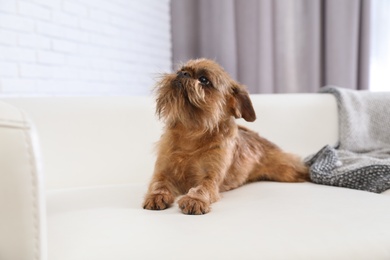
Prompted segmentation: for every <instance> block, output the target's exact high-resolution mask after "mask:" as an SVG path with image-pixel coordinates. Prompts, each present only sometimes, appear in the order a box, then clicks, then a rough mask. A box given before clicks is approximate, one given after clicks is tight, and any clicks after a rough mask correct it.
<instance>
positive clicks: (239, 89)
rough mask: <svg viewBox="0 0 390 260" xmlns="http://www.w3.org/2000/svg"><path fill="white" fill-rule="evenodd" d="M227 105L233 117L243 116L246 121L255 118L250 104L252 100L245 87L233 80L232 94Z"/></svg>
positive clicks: (251, 120)
mask: <svg viewBox="0 0 390 260" xmlns="http://www.w3.org/2000/svg"><path fill="white" fill-rule="evenodd" d="M229 106H230V109H231V112H232V114H233V116H234V117H235V118H244V119H245V120H246V121H248V122H253V121H255V120H256V113H255V110H254V109H253V106H252V101H251V100H250V98H249V94H248V92H247V91H246V89H245V87H244V86H242V85H240V84H238V83H236V82H234V83H233V86H232V96H231V98H230V102H229Z"/></svg>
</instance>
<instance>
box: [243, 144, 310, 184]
mask: <svg viewBox="0 0 390 260" xmlns="http://www.w3.org/2000/svg"><path fill="white" fill-rule="evenodd" d="M264 179H265V180H270V181H278V182H304V181H309V180H310V178H309V169H308V167H307V166H306V165H305V164H304V163H303V162H302V161H301V160H300V159H299V158H298V157H297V156H295V155H293V154H289V153H284V152H282V151H280V152H278V153H275V156H274V157H269V158H265V159H264V161H263V163H262V164H261V165H259V166H258V168H257V169H256V170H255V171H253V173H252V174H251V175H250V176H249V178H248V182H253V181H258V180H264Z"/></svg>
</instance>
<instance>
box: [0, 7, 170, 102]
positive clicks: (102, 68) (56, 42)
mask: <svg viewBox="0 0 390 260" xmlns="http://www.w3.org/2000/svg"><path fill="white" fill-rule="evenodd" d="M170 69H171V37H170V14H169V0H142V1H137V0H0V95H41V94H43V95H105V94H108V95H121V94H124V95H139V94H140V95H144V94H149V93H150V90H151V87H152V86H153V83H154V79H155V77H156V75H157V74H158V73H160V72H166V71H169V70H170Z"/></svg>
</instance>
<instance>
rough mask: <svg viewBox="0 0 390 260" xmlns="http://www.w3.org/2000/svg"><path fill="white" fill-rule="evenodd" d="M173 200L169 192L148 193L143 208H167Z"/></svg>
mask: <svg viewBox="0 0 390 260" xmlns="http://www.w3.org/2000/svg"><path fill="white" fill-rule="evenodd" d="M173 201H174V198H173V196H172V195H170V194H152V195H148V196H147V197H146V199H145V201H144V204H143V208H144V209H150V210H163V209H166V208H168V207H169V206H170V205H171V204H172V203H173Z"/></svg>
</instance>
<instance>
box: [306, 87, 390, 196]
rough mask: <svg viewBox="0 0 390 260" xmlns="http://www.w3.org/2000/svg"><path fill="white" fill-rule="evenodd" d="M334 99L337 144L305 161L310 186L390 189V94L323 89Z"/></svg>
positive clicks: (331, 88) (327, 147) (378, 190)
mask: <svg viewBox="0 0 390 260" xmlns="http://www.w3.org/2000/svg"><path fill="white" fill-rule="evenodd" d="M321 92H323V93H331V94H333V95H334V96H335V97H336V100H337V105H338V114H339V144H338V145H337V147H331V146H329V145H327V146H325V147H324V148H322V149H321V150H320V151H319V152H318V153H316V154H315V155H312V156H310V157H308V158H307V159H306V160H305V161H306V164H307V165H308V166H309V167H310V177H311V180H312V181H313V182H314V183H318V184H324V185H331V186H339V187H345V188H351V189H358V190H364V191H370V192H376V193H381V192H383V191H385V190H387V189H390V92H387V93H378V92H369V91H356V90H348V89H342V88H337V87H325V88H322V89H321Z"/></svg>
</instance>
